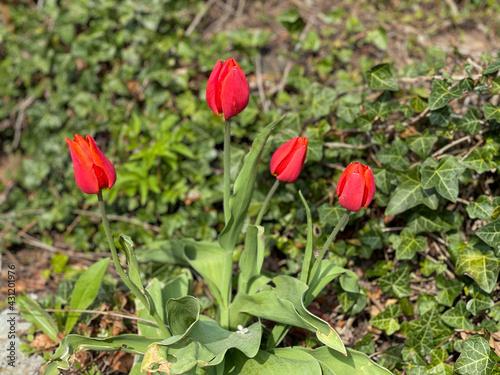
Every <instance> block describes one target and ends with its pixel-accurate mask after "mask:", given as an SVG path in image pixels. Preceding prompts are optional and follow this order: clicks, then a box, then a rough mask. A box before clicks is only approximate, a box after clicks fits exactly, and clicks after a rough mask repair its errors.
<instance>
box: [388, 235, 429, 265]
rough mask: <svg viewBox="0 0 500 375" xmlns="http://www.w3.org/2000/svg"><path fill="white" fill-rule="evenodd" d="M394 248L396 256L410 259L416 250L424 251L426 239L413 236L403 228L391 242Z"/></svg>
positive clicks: (401, 258)
mask: <svg viewBox="0 0 500 375" xmlns="http://www.w3.org/2000/svg"><path fill="white" fill-rule="evenodd" d="M393 247H394V248H395V249H396V258H397V259H400V260H403V259H412V258H413V257H414V256H415V254H416V253H417V251H419V252H422V251H425V248H426V247H427V240H426V239H425V237H423V236H415V235H414V234H413V233H412V232H411V231H410V230H409V229H407V228H406V229H404V230H403V231H402V232H401V234H400V235H399V237H397V239H396V241H395V242H394V243H393Z"/></svg>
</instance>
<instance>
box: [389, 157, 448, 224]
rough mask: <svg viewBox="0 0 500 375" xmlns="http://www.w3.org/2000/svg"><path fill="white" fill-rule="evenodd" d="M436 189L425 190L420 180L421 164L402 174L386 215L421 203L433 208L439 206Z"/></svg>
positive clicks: (394, 213)
mask: <svg viewBox="0 0 500 375" xmlns="http://www.w3.org/2000/svg"><path fill="white" fill-rule="evenodd" d="M438 203H439V202H438V197H437V196H436V193H435V191H434V189H429V190H425V189H424V188H423V187H422V183H421V182H420V165H417V166H415V167H414V168H413V169H411V170H410V171H408V172H406V173H405V174H401V175H400V181H399V185H398V187H397V188H396V189H395V190H394V192H393V193H392V195H391V198H390V200H389V203H388V204H387V208H386V210H385V214H386V215H397V214H399V213H401V212H404V211H406V210H409V209H410V208H413V207H415V206H418V205H419V204H425V205H426V206H427V207H429V208H430V209H432V210H435V209H437V207H438Z"/></svg>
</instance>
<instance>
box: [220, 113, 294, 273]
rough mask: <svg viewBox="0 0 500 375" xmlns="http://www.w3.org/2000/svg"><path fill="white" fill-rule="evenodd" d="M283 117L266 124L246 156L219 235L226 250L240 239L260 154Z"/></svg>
mask: <svg viewBox="0 0 500 375" xmlns="http://www.w3.org/2000/svg"><path fill="white" fill-rule="evenodd" d="M283 118H284V116H282V117H280V118H279V119H277V120H276V121H273V122H272V123H270V124H269V125H268V126H266V127H265V128H264V129H263V130H262V132H261V133H260V134H259V135H258V136H257V138H255V141H254V142H253V144H252V148H251V149H250V151H249V153H248V154H247V155H246V156H245V159H244V161H243V167H242V168H241V171H240V173H239V174H238V177H237V178H236V181H235V182H234V187H233V195H232V196H231V198H230V199H229V207H230V209H229V211H230V216H229V221H228V223H227V225H226V226H225V227H224V229H223V230H222V232H221V233H220V235H219V243H220V244H221V246H222V248H223V249H225V250H226V251H233V249H234V246H235V245H236V242H237V241H238V237H239V235H240V232H241V228H242V226H243V222H244V220H245V218H246V216H247V211H248V206H249V205H250V202H251V200H252V195H253V188H254V184H255V180H256V178H257V176H258V173H257V168H258V166H259V161H260V156H261V154H262V151H263V150H264V146H265V145H266V141H267V139H268V138H269V136H270V135H271V132H272V131H273V130H274V129H275V127H276V126H277V125H278V124H279V123H280V122H281V121H282V120H283ZM220 269H222V268H220Z"/></svg>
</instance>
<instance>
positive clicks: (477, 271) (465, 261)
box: [455, 249, 500, 293]
mask: <svg viewBox="0 0 500 375" xmlns="http://www.w3.org/2000/svg"><path fill="white" fill-rule="evenodd" d="M499 270H500V259H498V258H497V257H495V255H494V254H493V252H492V251H488V252H486V253H484V254H483V253H482V252H481V251H479V250H476V249H470V250H466V251H464V252H462V253H460V254H458V258H457V263H456V268H455V272H456V274H457V275H463V274H465V275H468V276H470V277H471V278H472V279H473V280H474V281H475V282H476V283H477V285H478V286H479V287H480V288H481V289H483V290H484V291H485V292H487V293H491V291H492V290H493V288H494V287H495V284H496V282H497V278H498V271H499Z"/></svg>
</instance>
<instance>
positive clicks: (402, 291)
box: [379, 267, 411, 298]
mask: <svg viewBox="0 0 500 375" xmlns="http://www.w3.org/2000/svg"><path fill="white" fill-rule="evenodd" d="M379 282H380V287H381V288H382V290H383V291H384V292H388V291H389V290H392V293H393V294H394V296H396V297H397V298H403V297H408V296H410V295H411V291H410V270H409V268H408V267H400V269H398V270H397V271H394V272H391V273H388V274H386V275H384V276H382V277H381V278H380V279H379Z"/></svg>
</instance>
